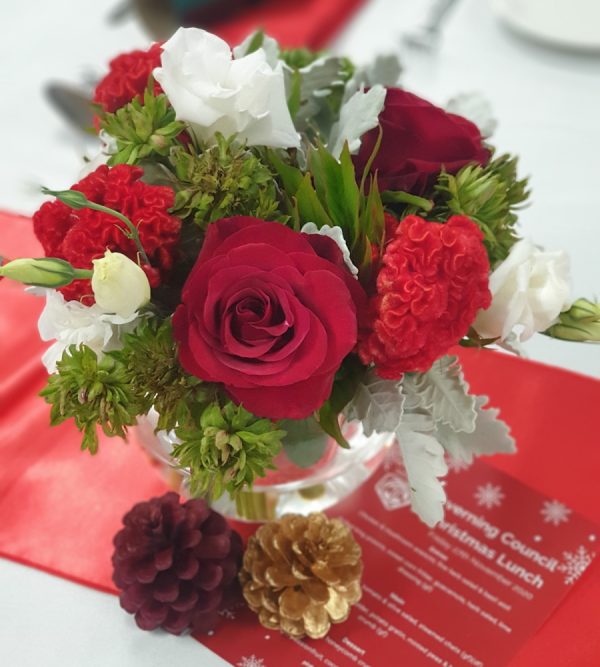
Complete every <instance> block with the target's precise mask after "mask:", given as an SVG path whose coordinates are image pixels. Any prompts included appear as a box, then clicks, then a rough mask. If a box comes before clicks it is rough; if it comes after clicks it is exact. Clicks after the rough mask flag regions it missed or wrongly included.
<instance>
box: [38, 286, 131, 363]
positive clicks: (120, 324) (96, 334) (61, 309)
mask: <svg viewBox="0 0 600 667" xmlns="http://www.w3.org/2000/svg"><path fill="white" fill-rule="evenodd" d="M35 292H36V293H37V294H45V296H46V306H45V308H44V310H43V311H42V314H41V315H40V319H39V320H38V329H39V332H40V338H41V339H42V340H45V341H54V343H53V344H52V345H51V346H50V347H49V348H48V349H47V350H46V352H45V353H44V355H43V357H42V362H43V364H44V366H45V367H46V369H47V371H48V373H54V372H55V371H56V362H57V361H59V360H60V359H61V357H62V355H63V353H64V351H65V350H66V349H67V348H68V347H69V346H70V345H87V346H88V347H90V348H91V349H92V350H94V352H96V354H98V356H102V353H103V352H108V351H109V350H115V349H118V348H120V347H121V337H122V335H123V334H125V333H128V332H130V331H133V330H134V329H135V327H136V326H137V323H138V321H139V317H138V315H137V313H134V314H132V315H129V316H128V317H121V316H120V315H112V314H109V313H105V312H104V311H103V310H102V308H100V306H98V305H96V304H94V305H93V306H84V305H83V304H82V303H79V301H65V299H64V297H63V295H62V294H61V293H60V292H57V291H56V290H52V289H46V290H40V289H38V288H36V289H35Z"/></svg>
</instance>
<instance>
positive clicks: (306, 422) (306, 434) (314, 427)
mask: <svg viewBox="0 0 600 667" xmlns="http://www.w3.org/2000/svg"><path fill="white" fill-rule="evenodd" d="M279 425H280V426H281V427H282V428H283V429H284V430H285V431H286V436H285V438H284V439H283V441H282V444H283V450H284V452H285V454H286V456H287V457H288V459H289V460H290V461H292V463H295V464H296V465H297V466H299V467H300V468H309V467H310V466H312V465H314V464H315V463H316V462H317V461H319V459H320V458H321V457H322V456H323V453H324V452H325V448H326V446H327V442H328V440H329V438H328V436H327V434H326V433H325V432H324V431H323V429H322V428H321V426H320V425H319V424H318V422H317V421H316V420H315V419H314V418H312V417H309V418H308V419H285V420H282V421H281V422H279Z"/></svg>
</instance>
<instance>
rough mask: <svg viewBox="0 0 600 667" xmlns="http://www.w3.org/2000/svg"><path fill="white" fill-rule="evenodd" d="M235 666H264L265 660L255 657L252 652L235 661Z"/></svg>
mask: <svg viewBox="0 0 600 667" xmlns="http://www.w3.org/2000/svg"><path fill="white" fill-rule="evenodd" d="M237 667H266V665H265V661H264V660H263V659H262V658H257V657H256V656H255V655H254V653H253V654H252V655H251V656H249V657H248V658H246V656H244V657H242V659H241V660H240V661H239V662H238V663H237Z"/></svg>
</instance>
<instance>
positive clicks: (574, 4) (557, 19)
mask: <svg viewBox="0 0 600 667" xmlns="http://www.w3.org/2000/svg"><path fill="white" fill-rule="evenodd" d="M492 7H493V8H494V10H495V11H496V13H497V14H498V15H499V16H500V17H501V18H502V19H503V20H504V21H505V22H506V23H507V24H508V25H509V26H510V27H511V28H513V29H514V30H516V31H517V32H519V33H521V34H522V35H524V36H525V37H529V38H530V39H534V40H536V41H541V42H544V43H546V44H549V45H552V46H558V47H560V48H565V49H575V50H578V51H598V52H600V0H492Z"/></svg>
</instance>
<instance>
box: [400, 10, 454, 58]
mask: <svg viewBox="0 0 600 667" xmlns="http://www.w3.org/2000/svg"><path fill="white" fill-rule="evenodd" d="M456 2H457V0H434V1H433V2H432V3H431V6H430V8H429V11H428V12H427V15H426V18H425V21H424V22H423V24H422V25H421V26H419V27H418V28H417V29H415V30H413V31H411V32H408V33H406V34H404V35H403V36H402V40H403V42H404V43H405V44H406V45H407V46H410V47H414V48H417V49H423V50H426V51H431V50H433V49H435V48H436V47H437V45H438V43H439V40H440V35H441V29H442V26H443V24H444V21H445V20H446V19H447V18H448V14H449V13H450V9H451V8H452V6H453V5H455V4H456Z"/></svg>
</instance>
